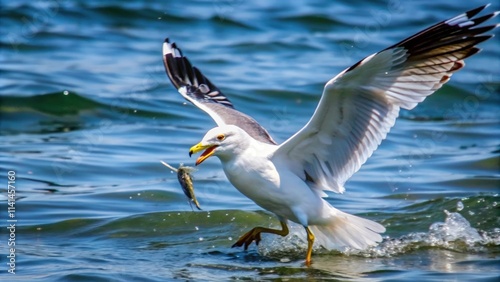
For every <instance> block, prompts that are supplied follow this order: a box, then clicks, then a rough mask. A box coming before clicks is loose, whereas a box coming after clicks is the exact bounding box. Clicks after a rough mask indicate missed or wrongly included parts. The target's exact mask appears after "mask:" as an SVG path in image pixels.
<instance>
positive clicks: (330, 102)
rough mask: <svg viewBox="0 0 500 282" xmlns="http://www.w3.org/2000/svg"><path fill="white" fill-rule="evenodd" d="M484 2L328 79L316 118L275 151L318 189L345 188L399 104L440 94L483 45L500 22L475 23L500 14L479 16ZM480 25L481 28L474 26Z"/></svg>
mask: <svg viewBox="0 0 500 282" xmlns="http://www.w3.org/2000/svg"><path fill="white" fill-rule="evenodd" d="M484 8H485V7H480V8H478V9H474V10H471V11H469V12H467V13H464V14H461V15H459V16H457V17H455V18H452V19H450V20H448V21H443V22H441V23H438V24H436V25H434V26H432V27H430V28H428V29H426V30H424V31H422V32H420V33H417V34H416V35H414V36H412V37H409V38H408V39H405V40H403V41H401V42H400V43H398V44H396V45H394V46H391V47H389V48H387V49H385V50H383V51H381V52H379V53H376V54H373V55H371V56H369V57H367V58H365V59H363V60H362V61H360V62H359V63H357V64H355V65H354V66H352V67H350V68H348V69H346V70H344V71H343V72H341V73H340V74H339V75H337V76H336V77H334V78H333V79H331V80H330V81H328V83H326V85H325V87H324V90H323V94H322V96H321V99H320V101H319V104H318V106H317V108H316V111H315V112H314V114H313V116H312V118H311V119H310V120H309V122H308V123H307V124H306V125H305V126H304V127H303V128H302V129H301V130H300V131H299V132H297V133H296V134H295V135H293V136H292V137H291V138H290V139H288V140H287V141H285V142H284V143H283V144H282V145H281V146H280V147H279V148H278V149H277V151H276V152H275V154H274V156H273V158H274V159H279V160H280V162H281V163H286V164H288V166H289V167H290V169H291V170H292V171H294V173H295V174H297V175H298V176H300V177H302V179H304V180H308V182H309V183H311V185H310V187H312V188H314V189H322V190H331V191H334V192H338V193H342V192H344V190H345V189H344V184H345V182H346V181H347V180H348V179H349V178H350V177H351V176H352V175H353V174H354V173H355V172H356V171H358V170H359V168H360V167H361V165H362V164H363V163H365V162H366V160H367V159H368V158H369V157H370V156H371V155H372V153H373V152H374V151H375V150H376V149H377V147H378V146H379V145H380V143H381V142H382V140H383V139H385V137H386V136H387V133H388V132H389V130H390V129H391V127H392V126H393V125H394V123H395V121H396V118H397V117H398V115H399V111H400V108H404V109H412V108H414V107H415V106H416V105H417V104H418V103H420V102H422V101H423V100H424V99H425V98H426V97H427V96H429V95H431V94H432V93H434V92H435V91H436V90H437V89H439V88H440V87H441V86H442V85H443V84H444V83H446V82H447V81H448V80H449V78H450V76H451V74H452V73H453V72H455V71H457V70H459V69H461V68H462V67H463V66H464V62H463V61H462V60H463V59H465V58H466V57H469V56H471V55H473V54H475V53H477V52H478V51H479V49H478V48H476V47H475V45H476V44H478V43H480V42H482V41H484V40H486V39H488V38H490V37H491V35H482V33H484V32H486V31H488V30H491V29H493V28H495V27H496V25H493V26H486V27H476V26H477V25H478V24H480V23H482V22H484V21H486V20H488V19H490V18H492V17H494V16H495V15H496V14H497V13H492V14H490V15H486V16H482V17H478V18H475V19H472V17H474V16H475V15H476V14H478V13H479V12H480V11H481V10H482V9H484ZM473 27H476V28H474V29H472V28H473Z"/></svg>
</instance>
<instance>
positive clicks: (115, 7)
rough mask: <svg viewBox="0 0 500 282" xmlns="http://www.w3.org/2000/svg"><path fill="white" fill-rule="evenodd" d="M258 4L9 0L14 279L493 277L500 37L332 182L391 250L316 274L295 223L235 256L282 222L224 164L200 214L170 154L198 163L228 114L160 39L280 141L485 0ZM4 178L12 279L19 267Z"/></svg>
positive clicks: (333, 257)
mask: <svg viewBox="0 0 500 282" xmlns="http://www.w3.org/2000/svg"><path fill="white" fill-rule="evenodd" d="M251 2H252V3H250V2H249V1H239V0H232V1H230V0H228V1H193V2H187V3H185V2H184V1H182V2H181V1H170V2H166V1H139V0H136V1H128V2H127V3H124V2H122V1H109V2H106V3H103V2H101V1H56V0H53V1H49V0H46V1H43V0H42V1H35V2H33V1H2V9H1V10H0V13H1V17H2V29H0V32H1V44H0V51H1V52H0V60H1V65H0V70H1V75H0V82H1V84H0V95H1V96H0V98H1V104H0V122H1V123H0V132H1V137H0V138H1V142H0V146H1V150H0V168H1V175H2V176H1V178H2V179H3V180H2V183H4V184H2V186H1V187H2V188H1V189H0V192H1V193H0V194H1V196H0V200H1V202H2V204H1V207H0V208H1V210H0V215H1V217H0V220H1V226H2V230H3V231H2V233H1V234H2V235H1V237H0V238H1V239H0V254H1V256H0V269H1V274H0V280H4V281H7V280H8V281H14V280H19V281H33V280H44V281H131V280H140V281H165V280H171V279H181V280H200V281H206V280H212V281H227V280H237V279H249V280H277V281H279V280H286V279H310V280H321V279H325V278H326V279H331V280H336V279H337V280H355V281H376V280H392V281H395V280H397V281H415V280H416V279H419V280H427V281H429V280H430V281H455V280H461V281H467V280H468V281H478V280H481V281H493V280H496V279H497V278H498V277H499V275H500V267H499V265H500V257H499V253H500V221H499V202H500V196H499V192H500V181H499V177H500V174H499V152H500V141H499V136H500V130H499V127H498V123H499V121H500V115H499V110H500V107H499V105H500V96H499V91H498V87H499V85H500V76H499V72H498V70H499V69H500V59H499V58H500V47H499V46H500V44H498V43H499V42H498V38H499V37H498V31H496V35H497V37H496V38H495V39H494V40H491V41H488V42H486V43H484V44H482V46H481V47H482V48H483V49H484V50H483V51H482V53H480V54H479V55H477V56H475V57H473V58H472V59H470V60H468V61H467V66H466V67H465V68H464V69H463V70H462V71H460V72H459V73H457V74H455V75H454V76H453V77H452V79H451V82H450V83H449V84H447V85H446V86H445V87H443V88H442V89H441V90H440V91H439V92H438V93H437V94H435V95H433V96H431V97H430V98H428V99H427V100H426V101H425V102H424V103H422V104H421V105H420V106H418V107H417V108H416V109H415V110H413V111H411V112H408V111H403V112H402V113H401V118H400V119H399V120H398V122H397V124H396V126H395V127H394V128H393V130H392V132H391V134H390V135H389V136H388V139H387V140H386V141H385V142H383V144H382V146H381V147H380V148H379V149H378V150H377V151H376V153H375V154H374V155H373V157H372V158H370V160H369V161H368V162H367V163H366V164H365V165H364V166H363V168H362V169H361V170H360V171H359V172H358V173H357V174H356V175H354V177H353V178H352V179H351V180H350V181H349V182H348V184H347V185H346V193H345V194H344V195H335V194H330V197H329V198H328V201H329V202H331V203H332V204H333V205H334V206H336V207H337V208H339V209H342V210H345V211H347V212H350V213H354V214H357V215H360V216H364V217H367V218H370V219H373V220H376V221H379V222H381V223H382V224H384V226H386V227H387V232H386V233H385V234H384V236H385V237H384V241H383V242H382V243H381V244H380V245H379V246H377V247H374V248H371V249H369V250H366V251H363V252H356V251H354V250H350V251H348V252H347V253H339V252H328V251H325V250H323V249H321V248H320V247H318V246H316V247H315V251H314V255H313V265H312V266H311V267H305V266H304V264H303V259H304V253H305V243H304V241H303V240H304V239H303V238H304V237H303V236H304V234H303V229H302V228H300V227H297V226H292V228H291V230H292V234H291V235H289V236H288V237H286V238H277V237H275V236H272V235H269V236H265V235H264V238H263V241H262V243H261V244H260V245H259V246H258V247H257V248H256V247H255V246H254V245H252V247H250V249H249V250H248V251H247V252H245V251H243V250H242V249H232V248H230V246H231V245H232V244H233V243H234V242H235V241H236V240H237V239H238V237H239V236H240V235H242V234H243V233H244V232H246V231H247V230H248V229H250V228H252V227H254V226H257V225H262V226H273V227H278V226H279V223H278V222H277V220H276V219H275V218H274V217H273V216H272V215H271V214H269V213H267V212H265V211H262V210H260V209H259V208H258V207H257V206H256V205H255V204H254V203H252V202H251V201H250V200H248V199H246V198H245V197H243V196H242V195H240V194H239V193H238V192H237V191H236V190H235V189H234V188H233V187H232V186H231V185H230V184H229V183H228V182H227V180H226V179H225V176H224V174H223V172H222V170H221V167H220V164H219V162H218V160H216V159H209V160H207V161H206V162H205V163H203V165H202V166H200V167H199V170H198V171H197V172H195V173H194V177H195V189H196V192H197V198H198V200H199V201H200V205H201V208H202V209H203V210H202V211H192V209H191V208H190V206H189V204H188V202H187V200H186V198H185V196H184V194H183V192H182V189H181V188H180V186H179V184H178V182H177V179H176V176H175V174H173V173H171V172H170V171H169V170H168V169H167V168H166V167H164V166H163V165H162V164H161V163H160V160H164V161H166V162H168V163H170V164H173V165H174V166H177V165H178V164H179V163H184V164H185V165H193V163H194V159H190V158H189V157H188V150H189V147H190V146H191V145H193V144H195V143H197V142H198V141H199V140H200V139H201V137H202V136H203V134H204V133H205V132H206V131H207V130H208V129H209V128H211V127H212V126H213V125H214V124H213V122H212V121H211V120H210V119H209V118H208V117H207V116H206V115H205V114H203V113H202V112H200V111H197V109H196V108H194V107H193V106H191V105H189V104H187V103H186V102H185V101H184V100H183V99H182V98H181V97H180V95H178V94H177V93H176V91H175V90H174V89H173V87H172V86H170V84H169V82H168V80H167V77H166V75H165V73H164V70H163V65H162V61H161V46H162V42H163V40H164V38H165V37H167V36H168V37H170V38H171V39H172V40H173V41H176V42H177V43H178V44H179V46H180V47H181V48H182V49H183V51H184V52H185V54H186V55H188V56H189V58H190V59H191V60H192V62H194V63H195V64H196V65H197V66H198V67H199V68H200V69H201V70H202V71H203V72H204V73H205V74H206V75H207V76H208V77H209V78H210V79H211V80H212V81H213V82H214V83H215V84H216V85H217V86H219V87H220V88H221V89H223V91H224V92H225V93H226V94H227V95H229V97H230V99H231V100H232V101H233V103H234V104H235V105H236V107H237V108H239V109H243V110H244V111H245V112H246V113H248V114H250V115H252V116H253V117H255V118H256V119H257V120H258V121H259V122H261V123H262V124H263V125H264V126H265V127H266V128H267V129H268V130H269V132H270V133H271V134H272V135H273V137H274V138H275V139H276V140H277V141H279V142H281V141H283V140H285V139H286V138H287V137H289V136H290V135H292V134H293V133H294V132H295V131H297V130H298V129H299V128H300V127H301V126H302V125H303V124H305V122H307V120H308V118H309V116H310V115H311V114H312V112H313V110H314V108H315V106H316V103H317V101H318V99H319V95H320V93H321V90H322V87H323V84H324V83H325V82H326V81H328V80H329V79H330V78H331V77H333V76H334V75H335V74H337V73H338V72H340V71H342V70H343V69H344V68H346V67H348V66H350V65H351V64H353V63H355V62H356V61H358V60H359V59H361V58H363V57H364V56H367V55H369V54H371V53H373V52H376V51H378V50H380V49H383V48H385V47H387V46H389V45H391V44H393V43H395V42H397V41H398V40H401V39H403V38H405V37H406V36H408V35H410V34H412V33H414V32H417V31H419V30H421V29H422V28H425V27H427V26H428V25H430V24H433V23H435V22H437V21H440V20H442V19H446V18H449V17H451V16H454V15H456V14H459V13H461V12H463V11H465V10H467V9H470V8H473V7H475V6H479V5H481V4H483V3H482V2H478V1H461V2H460V1H458V2H457V1H455V2H454V3H453V4H451V3H448V1H402V2H399V1H389V2H388V1H336V2H335V3H333V2H332V3H331V2H330V1H293V2H290V3H283V2H280V3H274V4H273V3H269V2H268V1H251ZM473 2H474V3H473ZM499 9H500V6H498V4H493V5H492V7H490V8H489V9H488V11H489V12H491V11H494V10H499ZM495 22H498V19H496V20H495ZM8 171H15V176H16V179H15V184H14V185H15V187H16V191H17V194H16V195H17V198H16V204H15V208H16V210H15V219H17V220H18V221H17V223H16V229H15V240H16V241H15V242H16V245H15V248H16V253H15V254H16V261H15V262H16V265H15V267H16V269H15V272H16V274H15V275H12V274H9V273H7V270H8V269H9V266H8V265H7V262H8V258H6V256H7V255H8V253H9V252H8V238H9V237H8V236H11V235H10V231H9V230H7V229H6V228H5V227H6V226H8V222H7V216H8V213H7V196H8V193H7V181H8V177H7V173H8Z"/></svg>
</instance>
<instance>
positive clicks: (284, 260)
mask: <svg viewBox="0 0 500 282" xmlns="http://www.w3.org/2000/svg"><path fill="white" fill-rule="evenodd" d="M386 74H387V73H386ZM280 261H281V262H290V259H289V258H282V259H280Z"/></svg>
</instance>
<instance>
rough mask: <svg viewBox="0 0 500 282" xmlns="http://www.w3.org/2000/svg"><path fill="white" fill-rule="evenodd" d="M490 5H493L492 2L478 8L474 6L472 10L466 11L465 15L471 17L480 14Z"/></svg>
mask: <svg viewBox="0 0 500 282" xmlns="http://www.w3.org/2000/svg"><path fill="white" fill-rule="evenodd" d="M490 5H491V3H488V4H485V5H482V6H479V7H477V8H474V9H472V10H469V11H467V12H465V15H466V16H467V17H468V18H469V19H470V18H472V17H474V16H475V15H477V14H479V13H480V12H481V11H482V10H484V9H486V8H488V7H489V6H490Z"/></svg>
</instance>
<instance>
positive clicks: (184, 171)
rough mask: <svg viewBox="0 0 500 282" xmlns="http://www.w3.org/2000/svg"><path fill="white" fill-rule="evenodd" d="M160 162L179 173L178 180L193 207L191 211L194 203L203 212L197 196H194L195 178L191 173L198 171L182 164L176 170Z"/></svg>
mask: <svg viewBox="0 0 500 282" xmlns="http://www.w3.org/2000/svg"><path fill="white" fill-rule="evenodd" d="M160 162H161V163H162V164H163V165H164V166H166V167H168V168H170V169H171V170H172V171H174V172H175V173H177V179H178V180H179V183H180V184H181V187H182V191H184V194H185V195H186V197H187V198H188V199H189V205H190V206H191V209H193V205H192V203H194V205H195V206H196V208H197V209H198V210H200V211H201V208H200V203H198V200H197V199H196V196H195V195H194V185H193V178H192V176H191V173H192V172H194V171H195V170H196V169H195V168H194V167H191V166H184V165H183V164H180V165H179V168H175V167H173V166H171V165H169V164H167V163H166V162H164V161H160Z"/></svg>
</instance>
